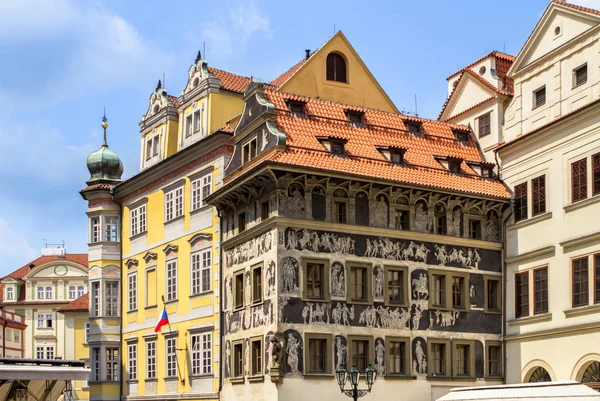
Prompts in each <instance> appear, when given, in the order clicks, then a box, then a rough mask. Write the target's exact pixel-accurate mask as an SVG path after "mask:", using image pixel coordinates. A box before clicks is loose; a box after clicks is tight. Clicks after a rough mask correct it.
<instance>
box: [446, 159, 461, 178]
mask: <svg viewBox="0 0 600 401" xmlns="http://www.w3.org/2000/svg"><path fill="white" fill-rule="evenodd" d="M461 163H462V160H461V159H451V158H449V159H448V170H449V171H450V172H451V173H452V174H460V164H461Z"/></svg>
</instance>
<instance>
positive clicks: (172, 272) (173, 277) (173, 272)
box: [167, 260, 177, 301]
mask: <svg viewBox="0 0 600 401" xmlns="http://www.w3.org/2000/svg"><path fill="white" fill-rule="evenodd" d="M176 299H177V260H172V261H170V262H167V301H174V300H176Z"/></svg>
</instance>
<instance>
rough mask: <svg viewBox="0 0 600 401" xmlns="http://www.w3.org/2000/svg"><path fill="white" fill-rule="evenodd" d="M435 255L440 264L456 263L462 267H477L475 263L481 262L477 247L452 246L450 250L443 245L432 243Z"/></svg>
mask: <svg viewBox="0 0 600 401" xmlns="http://www.w3.org/2000/svg"><path fill="white" fill-rule="evenodd" d="M434 247H435V257H436V259H437V260H438V261H439V262H440V264H441V265H445V264H446V263H458V264H459V265H461V266H462V267H466V268H468V267H470V268H477V264H478V263H479V262H481V257H480V256H479V252H477V249H471V248H467V249H464V248H463V249H457V248H452V251H449V250H446V246H445V245H440V246H438V245H434Z"/></svg>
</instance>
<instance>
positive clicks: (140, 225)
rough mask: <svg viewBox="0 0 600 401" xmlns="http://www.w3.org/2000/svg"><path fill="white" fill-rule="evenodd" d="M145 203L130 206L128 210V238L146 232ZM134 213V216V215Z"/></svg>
mask: <svg viewBox="0 0 600 401" xmlns="http://www.w3.org/2000/svg"><path fill="white" fill-rule="evenodd" d="M146 210H147V208H146V203H144V204H142V205H139V206H136V207H132V208H131V209H130V210H129V217H130V220H129V221H130V231H129V235H130V238H133V237H135V236H136V235H143V234H145V233H146V229H147V227H146V225H147V224H146V223H147V221H146V218H147V214H146ZM134 215H135V216H134Z"/></svg>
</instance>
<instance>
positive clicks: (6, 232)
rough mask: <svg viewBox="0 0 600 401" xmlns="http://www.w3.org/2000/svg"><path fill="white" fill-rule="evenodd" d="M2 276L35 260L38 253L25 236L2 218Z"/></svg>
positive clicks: (0, 255)
mask: <svg viewBox="0 0 600 401" xmlns="http://www.w3.org/2000/svg"><path fill="white" fill-rule="evenodd" d="M0 244H2V246H0V275H2V276H4V275H5V274H8V273H10V272H11V271H13V270H16V269H17V268H19V267H21V266H23V265H24V264H25V263H27V262H28V261H30V260H33V259H35V258H36V257H37V256H38V255H39V252H38V251H36V250H35V249H34V248H33V247H32V246H31V244H29V242H28V241H27V239H26V238H25V235H24V234H23V233H22V232H21V231H19V230H17V229H15V228H14V225H11V224H10V223H9V222H8V220H7V219H5V218H3V217H1V216H0Z"/></svg>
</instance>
